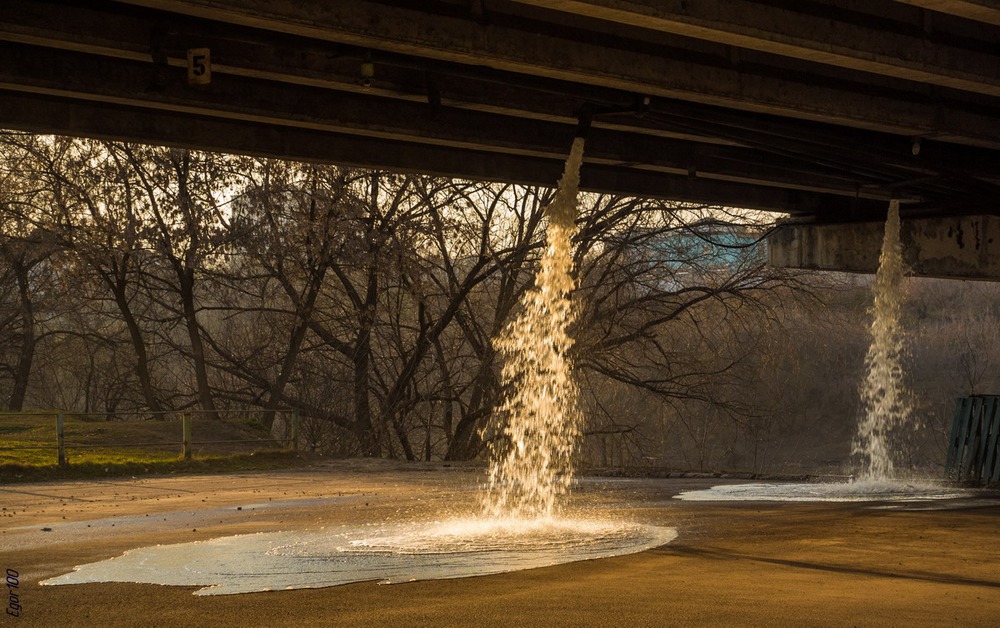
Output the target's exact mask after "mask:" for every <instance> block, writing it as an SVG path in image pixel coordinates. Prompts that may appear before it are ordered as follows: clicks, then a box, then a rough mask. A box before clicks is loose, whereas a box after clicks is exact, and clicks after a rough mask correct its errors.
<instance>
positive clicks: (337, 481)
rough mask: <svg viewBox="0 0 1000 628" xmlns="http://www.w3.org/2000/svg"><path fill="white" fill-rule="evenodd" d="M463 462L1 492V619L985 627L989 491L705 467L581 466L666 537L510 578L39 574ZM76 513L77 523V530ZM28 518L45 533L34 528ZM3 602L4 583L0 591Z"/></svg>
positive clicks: (396, 513) (434, 505) (995, 572)
mask: <svg viewBox="0 0 1000 628" xmlns="http://www.w3.org/2000/svg"><path fill="white" fill-rule="evenodd" d="M478 479H479V475H478V473H477V472H476V471H475V470H474V469H468V468H455V467H452V468H443V467H441V466H440V465H437V466H435V467H424V466H420V467H414V466H406V465H398V464H392V463H378V462H366V463H359V462H343V463H330V464H325V465H321V466H316V467H314V468H311V469H303V470H290V471H279V472H267V473H261V474H250V473H246V474H227V475H207V476H184V477H161V478H143V479H118V480H107V481H95V482H58V483H44V484H18V485H8V486H5V487H0V507H2V508H4V509H5V510H0V569H4V570H6V569H14V570H16V571H17V572H19V574H20V589H19V593H20V595H19V601H20V604H21V606H22V607H23V610H22V611H21V617H12V616H10V615H7V614H5V613H3V612H2V611H0V626H62V625H73V626H161V625H162V626H168V625H169V626H181V625H269V626H270V625H296V626H301V625H353V626H376V625H378V626H381V625H407V626H414V625H428V626H446V625H463V626H482V625H509V626H540V625H572V626H654V625H655V626H665V625H774V626H788V625H797V626H801V625H823V626H831V625H833V626H841V625H843V626H847V625H851V626H886V625H893V626H915V625H920V626H941V625H962V626H996V625H998V623H1000V569H998V565H1000V500H996V499H984V498H978V499H964V500H956V501H950V502H943V503H935V504H931V505H929V504H914V505H912V507H904V506H902V505H900V504H881V505H880V504H857V503H823V504H808V503H761V502H755V503H706V502H683V501H679V500H674V499H671V497H672V496H673V495H675V494H676V493H677V492H679V491H682V490H690V489H697V488H706V487H708V486H712V485H714V484H718V483H719V482H718V481H712V480H602V479H585V480H583V481H582V482H581V485H580V487H579V489H578V490H577V492H576V494H575V496H574V498H573V499H574V501H575V502H576V503H578V504H579V503H586V504H592V505H594V506H596V507H598V508H600V509H604V510H606V511H611V512H618V513H625V514H627V515H628V516H629V517H630V518H632V519H634V520H635V521H638V522H642V523H655V524H658V525H665V526H674V527H676V528H677V530H678V533H679V536H678V538H677V539H676V540H675V541H674V542H673V543H671V544H669V545H666V546H664V547H662V548H659V549H655V550H651V551H647V552H643V553H641V554H635V555H631V556H622V557H617V558H609V559H602V560H597V561H586V562H580V563H573V564H567V565H560V566H555V567H546V568H541V569H535V570H530V571H521V572H515V573H508V574H500V575H492V576H483V577H476V578H465V579H456V580H438V581H426V582H414V583H409V584H402V585H392V586H384V585H383V586H379V585H376V584H374V583H358V584H352V585H345V586H340V587H333V588H326V589H312V590H297V591H277V592H266V593H250V594H242V595H229V596H212V597H195V596H193V595H192V594H191V593H192V592H193V591H194V590H196V589H197V588H198V587H167V586H158V585H139V584H119V583H110V584H83V585H69V586H45V587H41V586H39V585H38V582H39V581H41V580H44V579H46V578H49V577H52V576H56V575H60V574H62V573H66V572H67V571H70V570H71V569H72V567H73V566H74V565H78V564H82V563H88V562H94V561H98V560H103V559H106V558H111V557H113V556H117V555H119V554H121V553H122V552H123V551H125V550H128V549H132V548H135V547H144V546H148V545H155V544H157V543H162V544H166V543H180V542H187V541H195V540H205V539H209V538H215V537H220V536H228V535H232V534H241V533H248V532H258V531H276V530H291V529H316V528H319V527H321V526H336V525H341V524H357V523H364V522H377V521H387V520H398V519H401V518H402V519H406V518H414V517H417V516H426V515H427V514H428V513H436V512H439V511H442V510H454V509H456V508H457V509H459V510H462V509H465V510H468V509H470V508H472V507H473V504H474V503H475V499H476V496H475V493H474V488H475V485H476V483H477V481H478ZM88 526H89V527H88ZM43 528H50V530H49V531H44V530H43ZM0 594H2V597H0V606H7V603H8V601H9V596H8V591H7V590H6V589H0Z"/></svg>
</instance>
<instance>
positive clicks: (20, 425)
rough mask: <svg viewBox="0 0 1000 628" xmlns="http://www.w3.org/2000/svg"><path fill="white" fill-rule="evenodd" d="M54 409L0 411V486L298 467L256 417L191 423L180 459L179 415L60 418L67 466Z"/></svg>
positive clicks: (294, 460)
mask: <svg viewBox="0 0 1000 628" xmlns="http://www.w3.org/2000/svg"><path fill="white" fill-rule="evenodd" d="M55 417H56V415H55V414H51V415H49V414H21V415H16V414H7V415H0V483H4V482H33V481H39V480H49V479H53V480H55V479H81V478H98V477H114V476H131V475H151V474H164V473H200V472H224V471H245V470H252V469H277V468H286V467H291V466H295V465H297V464H301V462H302V459H301V458H300V457H299V456H298V455H297V454H295V453H293V452H288V451H284V450H283V449H282V445H283V443H281V442H279V441H277V440H275V439H274V438H272V437H271V436H270V434H269V433H268V431H267V429H266V428H265V427H264V426H262V425H261V424H260V422H259V421H258V420H255V419H253V418H247V417H234V418H231V419H226V420H207V419H206V420H199V419H197V418H195V420H194V421H193V424H192V430H191V432H192V434H191V436H192V446H191V450H192V454H193V459H192V460H182V459H181V449H182V446H181V440H182V429H181V421H180V420H179V419H178V418H168V419H160V420H128V421H119V420H115V421H108V420H105V418H104V417H103V416H87V415H73V414H66V415H64V441H65V447H66V458H67V460H68V462H69V464H68V465H67V466H63V467H60V466H59V465H58V464H57V458H58V451H57V449H56V418H55Z"/></svg>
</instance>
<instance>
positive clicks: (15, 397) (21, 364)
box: [7, 262, 35, 412]
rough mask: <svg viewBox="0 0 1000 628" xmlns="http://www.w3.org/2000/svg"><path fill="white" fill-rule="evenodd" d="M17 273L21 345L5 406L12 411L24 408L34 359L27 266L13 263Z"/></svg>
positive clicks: (31, 304)
mask: <svg viewBox="0 0 1000 628" xmlns="http://www.w3.org/2000/svg"><path fill="white" fill-rule="evenodd" d="M14 272H16V273H17V287H18V293H19V295H20V301H21V303H20V315H21V346H20V348H19V349H18V356H17V367H16V368H15V370H14V383H13V386H12V388H11V392H10V400H9V401H8V403H7V408H8V409H9V410H11V411H12V412H20V411H21V410H23V409H24V398H25V397H26V396H27V394H28V380H29V379H30V377H31V363H32V362H33V361H34V359H35V307H34V304H33V303H32V301H31V289H30V285H29V278H28V268H27V267H26V266H25V265H24V264H23V263H20V262H18V263H16V264H15V265H14Z"/></svg>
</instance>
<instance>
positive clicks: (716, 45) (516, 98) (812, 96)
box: [0, 0, 1000, 221]
mask: <svg viewBox="0 0 1000 628" xmlns="http://www.w3.org/2000/svg"><path fill="white" fill-rule="evenodd" d="M200 47H207V48H210V49H211V55H212V64H213V74H212V82H211V84H210V85H206V86H192V85H188V83H187V69H186V65H187V50H188V49H189V48H200ZM367 61H370V62H371V64H372V67H373V68H374V76H373V77H372V79H371V80H370V84H369V82H368V81H365V80H364V79H363V78H362V74H363V70H362V68H363V64H365V62H367ZM588 108H589V109H592V110H594V111H596V112H597V115H596V116H595V118H594V124H593V129H592V130H591V132H590V134H589V136H588V144H587V156H586V163H585V166H584V172H583V184H584V186H585V187H587V188H589V189H593V190H600V191H610V192H620V193H627V194H637V195H650V196H659V197H667V198H673V199H678V200H685V201H693V202H699V203H716V204H727V205H735V206H744V207H755V208H765V209H773V210H781V211H786V212H790V213H792V214H794V215H797V216H800V217H801V218H803V219H806V220H808V219H815V220H820V221H827V220H829V221H856V220H866V219H873V218H878V217H879V216H880V215H884V213H885V207H886V203H885V201H886V199H889V198H892V197H896V198H900V199H901V200H902V201H903V203H904V205H903V207H904V212H905V213H906V214H909V215H911V216H916V215H942V214H971V213H998V210H1000V205H998V200H997V199H998V191H1000V2H997V1H996V0H899V1H892V0H817V1H813V0H765V1H755V2H750V1H746V0H659V1H656V0H413V1H405V0H394V1H374V0H345V1H338V0H126V1H121V2H111V1H104V0H93V1H81V2H67V1H62V2H59V1H54V2H49V1H42V0H0V127H5V128H12V129H23V130H29V131H36V132H52V133H64V134H70V135H82V136H93V137H103V138H114V139H123V140H136V141H147V142H154V143H163V144H170V145H180V146H190V147H197V148H204V149H210V150H220V151H230V152H242V153H250V154H258V155H269V156H280V157H288V158H294V159H304V160H310V161H325V162H335V163H344V164H351V165H359V166H377V167H384V168H390V169H398V170H404V171H418V172H428V173H436V174H446V175H456V176H463V177H475V178H487V179H499V180H507V181H515V182H524V183H538V184H546V185H551V184H553V183H554V182H555V181H556V179H557V177H558V176H559V173H560V172H561V168H562V163H561V160H562V158H563V157H564V156H565V154H566V153H567V152H568V149H569V144H570V142H571V139H572V137H573V135H574V130H575V127H576V124H577V117H578V116H579V115H580V113H581V111H583V110H586V109H588Z"/></svg>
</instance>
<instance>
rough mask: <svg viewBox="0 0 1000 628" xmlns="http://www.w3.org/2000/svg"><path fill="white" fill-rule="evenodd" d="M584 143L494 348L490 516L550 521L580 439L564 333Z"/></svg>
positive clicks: (577, 144)
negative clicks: (497, 430) (500, 395)
mask: <svg viewBox="0 0 1000 628" xmlns="http://www.w3.org/2000/svg"><path fill="white" fill-rule="evenodd" d="M582 159H583V138H577V139H576V140H575V141H574V142H573V147H572V150H571V151H570V155H569V158H568V159H567V160H566V169H565V171H564V172H563V176H562V179H561V180H560V181H559V189H558V190H557V192H556V195H555V198H554V199H553V201H552V203H551V204H550V205H549V206H548V207H547V208H546V215H547V217H548V221H549V223H548V230H547V232H546V248H545V252H544V253H543V255H542V260H541V264H540V267H539V270H538V274H537V275H536V277H535V286H534V288H532V289H531V290H529V291H528V292H527V293H525V295H524V297H523V298H522V299H521V312H520V314H519V315H518V317H517V318H516V319H515V320H514V321H513V322H512V323H511V324H510V325H508V326H507V327H506V328H505V329H504V330H503V332H502V333H501V334H500V336H499V337H498V338H497V339H496V340H495V341H494V344H495V346H496V348H497V350H498V352H499V353H500V355H501V357H502V358H503V360H504V365H503V370H502V371H501V374H500V379H501V384H502V385H503V386H504V388H506V389H507V390H509V391H510V392H509V394H508V396H507V398H506V400H505V401H504V403H503V404H502V406H501V407H500V410H499V418H500V419H501V421H503V425H504V427H503V431H502V434H501V438H500V439H499V441H498V443H499V444H498V445H496V446H495V448H494V451H493V459H492V462H491V464H490V471H489V478H488V480H489V484H488V488H487V492H486V497H485V501H484V510H485V513H486V515H487V516H488V517H490V518H493V519H536V518H539V517H542V518H544V517H551V516H552V515H553V514H554V512H555V508H556V500H557V498H558V497H559V495H562V494H563V493H565V492H566V490H567V489H568V487H569V484H570V482H571V480H572V466H571V459H572V455H573V451H574V448H575V447H576V443H577V440H578V439H579V435H580V412H579V409H578V406H577V396H578V392H577V387H576V383H575V381H574V380H573V373H572V364H571V361H570V357H569V349H570V347H571V346H572V345H573V339H572V338H571V337H570V335H569V332H568V328H569V325H570V323H571V322H572V320H573V308H572V304H571V302H570V293H571V291H572V290H573V287H574V286H573V275H572V267H573V255H572V243H571V239H572V236H573V232H574V231H575V229H576V226H575V220H576V214H577V190H578V187H579V184H580V164H581V162H582Z"/></svg>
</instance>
